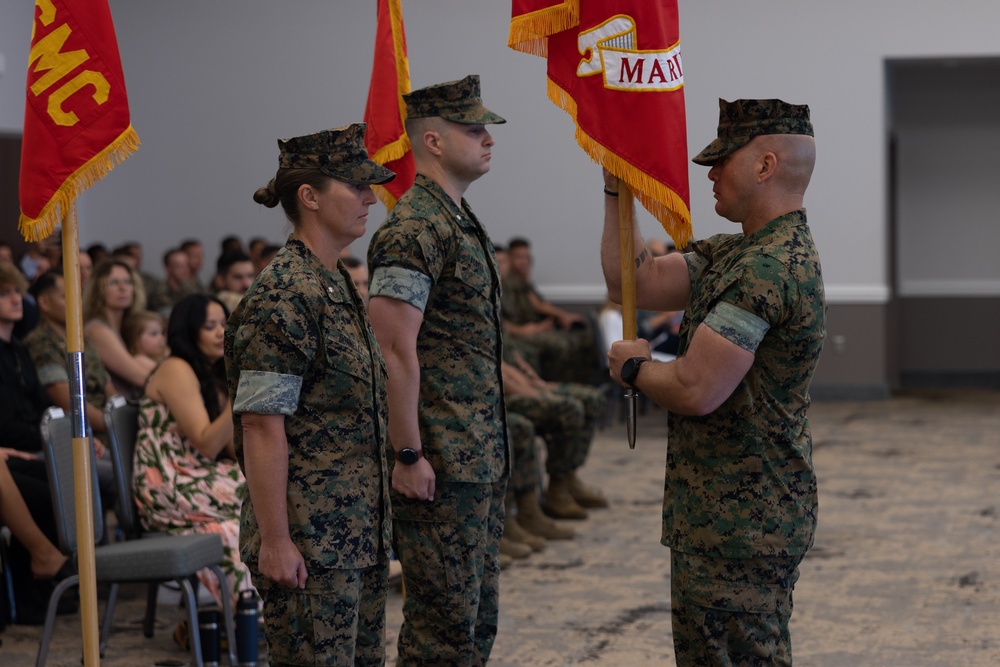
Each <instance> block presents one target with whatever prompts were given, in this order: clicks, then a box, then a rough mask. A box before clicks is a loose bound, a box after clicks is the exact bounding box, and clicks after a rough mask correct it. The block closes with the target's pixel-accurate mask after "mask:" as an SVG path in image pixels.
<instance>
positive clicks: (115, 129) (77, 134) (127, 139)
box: [19, 0, 139, 241]
mask: <svg viewBox="0 0 1000 667" xmlns="http://www.w3.org/2000/svg"><path fill="white" fill-rule="evenodd" d="M138 146H139V138H138V136H137V135H136V133H135V130H133V129H132V125H131V122H130V120H129V110H128V98H127V96H126V94H125V77H124V76H123V75H122V64H121V59H120V58H119V55H118V40H117V39H116V38H115V28H114V24H113V23H112V21H111V10H110V9H109V8H108V3H107V0H37V2H36V6H35V23H34V25H33V27H32V34H31V54H30V55H29V57H28V80H27V102H26V104H25V110H24V137H23V140H22V144H21V175H20V184H19V194H20V202H21V216H20V224H19V228H20V231H21V234H22V235H23V236H24V237H25V239H27V240H28V241H37V240H40V239H43V238H45V237H47V236H48V235H49V234H51V233H52V230H53V228H54V227H55V225H56V224H58V223H59V222H60V219H61V215H63V214H64V213H65V212H66V211H67V209H68V208H69V206H70V205H71V204H72V203H73V201H74V200H75V199H76V197H77V195H78V194H79V193H80V192H82V191H83V190H85V189H87V188H88V187H90V186H91V185H93V184H94V183H95V182H97V181H98V180H100V179H101V178H103V177H104V176H105V175H107V173H108V172H109V171H110V170H111V169H112V167H114V166H115V165H116V164H117V163H119V162H121V161H122V160H124V159H125V158H127V157H128V156H129V155H131V154H132V152H134V151H135V150H136V148H138Z"/></svg>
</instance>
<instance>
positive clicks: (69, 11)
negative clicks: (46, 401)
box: [19, 0, 139, 667]
mask: <svg viewBox="0 0 1000 667" xmlns="http://www.w3.org/2000/svg"><path fill="white" fill-rule="evenodd" d="M34 19H35V20H34V23H33V25H32V29H31V52H30V54H29V56H28V79H27V102H26V104H25V110H24V137H23V139H22V144H21V175H20V178H21V181H20V192H19V194H20V205H21V216H20V224H19V227H20V230H21V234H23V235H24V238H25V239H27V240H29V241H36V240H40V239H43V238H45V237H47V236H49V234H51V233H52V230H53V229H54V228H55V226H56V225H57V224H59V223H62V245H63V281H64V282H65V288H66V364H67V367H68V368H69V369H70V372H71V373H72V377H71V380H70V397H71V402H72V403H73V407H72V416H71V422H72V435H73V438H72V449H73V485H74V497H75V502H76V509H77V512H76V534H77V535H93V534H94V516H93V513H92V511H91V508H92V506H93V505H92V500H93V493H94V491H93V488H92V487H91V484H90V480H91V468H90V455H91V453H92V451H91V449H92V448H91V444H90V438H88V437H87V416H86V412H85V411H84V398H85V394H84V382H83V373H82V371H83V322H82V320H83V317H82V314H81V310H80V291H81V290H80V252H79V248H80V240H79V236H78V234H77V220H76V197H77V195H79V194H80V192H82V191H83V190H85V189H87V188H88V187H90V186H91V185H93V184H94V183H95V182H97V181H98V180H100V179H101V178H103V177H104V176H106V175H107V173H108V172H109V171H111V169H112V167H114V166H115V165H116V164H117V163H119V162H121V161H122V160H124V159H125V158H127V157H128V156H129V155H131V154H132V152H134V151H135V150H136V148H138V146H139V138H138V137H137V136H136V133H135V130H133V129H132V124H131V122H130V120H129V109H128V97H127V96H126V94H125V77H124V76H123V75H122V64H121V59H120V58H119V56H118V40H117V38H116V37H115V28H114V24H113V23H112V21H111V10H110V9H109V8H108V2H107V0H37V2H36V6H35V17H34ZM25 27H26V28H27V26H25ZM77 549H78V551H77V571H78V573H79V576H80V582H79V583H80V622H81V626H82V630H83V663H84V665H85V666H86V667H91V665H98V664H100V660H101V658H100V645H99V641H98V636H97V581H96V568H95V559H94V542H93V540H90V539H83V538H81V539H80V540H78V543H77Z"/></svg>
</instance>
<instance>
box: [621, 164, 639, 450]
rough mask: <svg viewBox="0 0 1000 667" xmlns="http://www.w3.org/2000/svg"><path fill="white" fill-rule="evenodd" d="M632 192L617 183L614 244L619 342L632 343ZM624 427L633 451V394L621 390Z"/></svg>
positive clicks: (633, 285) (633, 259) (634, 335)
mask: <svg viewBox="0 0 1000 667" xmlns="http://www.w3.org/2000/svg"><path fill="white" fill-rule="evenodd" d="M632 213H633V206H632V190H631V189H630V188H629V186H628V185H626V184H625V182H624V181H621V180H620V181H619V182H618V242H619V244H620V248H621V252H620V253H619V254H620V255H621V270H622V340H635V339H636V329H637V325H636V314H635V223H634V221H633V219H632ZM625 401H626V413H625V426H626V429H627V431H628V446H629V448H630V449H635V418H636V411H635V404H636V392H635V390H634V389H632V388H631V387H630V388H628V389H626V390H625Z"/></svg>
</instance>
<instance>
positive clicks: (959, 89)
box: [886, 57, 1000, 388]
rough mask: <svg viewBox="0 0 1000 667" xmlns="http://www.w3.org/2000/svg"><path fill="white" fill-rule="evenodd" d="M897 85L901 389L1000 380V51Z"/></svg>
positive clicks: (998, 383) (901, 79)
mask: <svg viewBox="0 0 1000 667" xmlns="http://www.w3.org/2000/svg"><path fill="white" fill-rule="evenodd" d="M886 80H887V82H888V85H887V93H888V107H887V108H888V127H889V142H888V144H889V158H888V168H889V171H890V174H889V179H888V182H889V184H890V186H889V188H890V191H889V207H888V208H889V217H890V225H889V228H890V239H889V247H890V253H891V258H890V263H889V266H890V271H891V277H890V279H891V284H892V294H893V302H892V304H890V311H889V312H890V315H891V317H892V322H893V324H892V326H890V330H889V341H888V342H889V368H890V372H891V375H892V382H893V386H894V387H897V388H914V387H1000V345H998V344H997V333H996V332H997V331H998V330H1000V168H998V164H1000V163H998V161H997V156H998V155H1000V113H997V109H1000V58H997V57H994V58H939V59H904V60H889V61H887V62H886Z"/></svg>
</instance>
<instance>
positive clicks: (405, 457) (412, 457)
mask: <svg viewBox="0 0 1000 667" xmlns="http://www.w3.org/2000/svg"><path fill="white" fill-rule="evenodd" d="M419 459H420V454H419V453H418V452H417V450H415V449H410V448H409V447H407V448H406V449H401V450H399V453H398V454H396V460H397V461H399V462H400V463H402V464H404V465H408V466H411V465H413V464H414V463H416V462H417V461H418V460H419Z"/></svg>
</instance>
